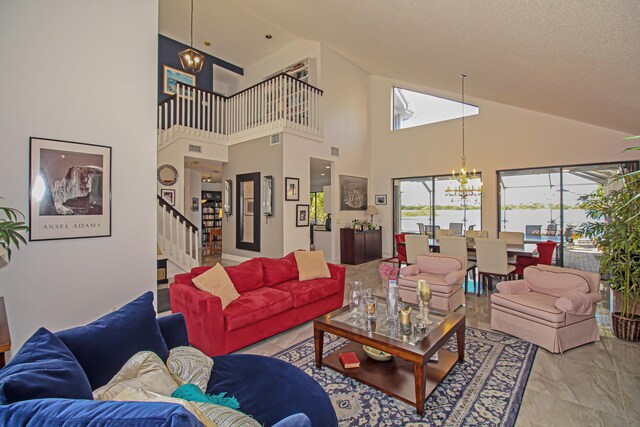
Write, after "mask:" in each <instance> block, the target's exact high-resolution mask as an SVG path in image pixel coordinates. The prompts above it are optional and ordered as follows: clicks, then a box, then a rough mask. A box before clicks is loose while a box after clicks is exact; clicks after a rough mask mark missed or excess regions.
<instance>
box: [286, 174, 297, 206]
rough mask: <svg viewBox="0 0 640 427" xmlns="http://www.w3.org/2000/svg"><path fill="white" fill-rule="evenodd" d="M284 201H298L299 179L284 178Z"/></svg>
mask: <svg viewBox="0 0 640 427" xmlns="http://www.w3.org/2000/svg"><path fill="white" fill-rule="evenodd" d="M284 188H285V191H286V193H285V198H284V199H285V200H292V201H298V200H300V178H291V177H286V178H285V179H284Z"/></svg>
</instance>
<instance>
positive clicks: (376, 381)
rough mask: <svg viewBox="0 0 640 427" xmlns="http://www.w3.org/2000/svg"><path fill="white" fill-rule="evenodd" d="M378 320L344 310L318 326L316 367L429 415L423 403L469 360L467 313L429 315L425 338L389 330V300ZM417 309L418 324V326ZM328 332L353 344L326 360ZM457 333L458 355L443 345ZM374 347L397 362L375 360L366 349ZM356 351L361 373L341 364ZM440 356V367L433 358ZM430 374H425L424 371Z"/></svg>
mask: <svg viewBox="0 0 640 427" xmlns="http://www.w3.org/2000/svg"><path fill="white" fill-rule="evenodd" d="M378 303H379V304H378V318H377V319H376V320H373V321H369V320H365V319H364V318H362V319H357V320H354V319H351V318H350V317H349V307H348V306H347V307H342V308H339V309H337V310H334V311H332V312H331V313H329V314H326V315H324V316H321V317H319V318H317V319H315V320H314V321H313V336H314V342H315V356H316V367H317V368H320V367H322V365H324V366H326V367H328V368H331V369H333V370H335V371H337V372H340V373H342V374H344V375H346V376H348V377H351V378H353V379H355V380H357V381H360V382H362V383H364V384H367V385H369V386H371V387H373V388H375V389H378V390H380V391H382V392H384V393H386V394H388V395H390V396H393V397H395V398H397V399H400V400H402V401H404V402H407V403H410V404H412V405H415V407H416V410H417V412H418V414H420V415H422V414H423V413H424V401H425V399H426V398H428V397H429V396H430V395H431V393H432V392H433V391H434V390H435V388H436V387H437V386H438V384H440V382H441V381H442V379H443V378H444V377H445V376H446V375H447V374H448V373H449V371H451V368H453V366H454V365H455V364H456V362H457V361H459V360H460V361H463V360H464V333H465V317H464V315H463V314H458V313H453V312H442V311H436V310H430V312H429V318H430V319H431V320H432V321H433V325H431V326H430V327H429V328H428V330H427V332H426V333H425V334H416V333H415V332H412V334H411V335H410V336H404V335H402V334H401V333H400V331H399V327H398V326H396V327H395V328H393V327H390V324H389V323H388V322H387V320H386V307H385V305H384V300H382V299H379V300H378ZM416 312H417V310H414V312H413V313H412V321H413V324H414V325H415V324H416V321H417V320H416V319H415V313H416ZM325 332H328V333H331V334H334V335H337V336H339V337H344V338H346V339H348V340H351V342H350V343H349V344H347V345H346V346H344V347H342V348H340V349H339V350H337V351H335V352H333V353H331V354H329V355H328V356H326V357H324V358H323V357H322V352H323V351H322V350H323V344H324V333H325ZM453 334H456V336H457V341H458V353H457V354H456V353H452V352H450V351H447V350H445V349H444V348H442V346H443V345H444V344H445V343H446V342H447V341H448V340H449V338H451V337H452V336H453ZM363 344H364V345H367V346H370V347H374V348H377V349H380V350H383V351H386V352H387V353H390V354H393V355H394V356H395V357H394V358H393V359H392V360H390V361H387V362H378V361H376V360H373V359H371V358H370V357H369V356H367V354H366V353H365V352H364V350H363V349H362V345H363ZM348 351H353V352H355V353H356V355H357V356H358V359H360V367H359V368H351V369H345V368H344V367H343V366H342V363H340V359H339V357H340V353H344V352H348ZM436 352H437V353H438V361H437V362H429V359H430V358H431V357H432V356H433V355H434V354H435V353H436ZM425 371H426V372H425Z"/></svg>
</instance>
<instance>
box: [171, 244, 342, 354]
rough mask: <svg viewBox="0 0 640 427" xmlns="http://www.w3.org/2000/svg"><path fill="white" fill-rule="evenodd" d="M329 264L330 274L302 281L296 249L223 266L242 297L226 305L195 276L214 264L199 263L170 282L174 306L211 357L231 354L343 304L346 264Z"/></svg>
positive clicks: (192, 339) (195, 343)
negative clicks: (199, 284)
mask: <svg viewBox="0 0 640 427" xmlns="http://www.w3.org/2000/svg"><path fill="white" fill-rule="evenodd" d="M328 266H329V271H330V272H331V278H330V279H329V278H328V279H313V280H306V281H304V282H301V281H299V280H298V266H297V264H296V260H295V256H294V255H293V253H290V254H289V255H287V256H286V257H284V258H277V259H274V258H254V259H251V260H249V261H246V262H243V263H242V264H240V265H237V266H233V267H225V270H226V272H227V274H228V275H229V278H230V279H231V281H232V282H233V284H234V286H235V288H236V290H237V291H238V293H239V294H240V297H239V298H238V299H236V300H234V301H233V302H231V303H230V304H229V305H228V306H227V307H226V308H225V309H224V310H223V309H222V303H221V302H220V298H218V297H216V296H214V295H212V294H210V293H208V292H204V291H201V290H200V289H198V288H196V287H195V285H194V284H193V282H192V281H191V279H193V278H194V277H196V276H198V275H200V274H202V273H204V272H205V271H206V270H208V269H209V268H211V267H196V268H194V269H192V270H191V272H190V273H185V274H179V275H176V276H175V278H174V281H175V282H174V283H172V284H171V285H170V286H169V298H170V300H171V309H172V311H173V312H174V313H178V312H180V313H182V314H183V315H184V317H185V319H186V322H187V330H188V332H189V340H190V342H191V344H192V345H193V346H194V347H196V348H198V349H200V350H201V351H202V352H204V353H205V354H207V355H209V356H217V355H220V354H227V353H230V352H232V351H235V350H238V349H240V348H242V347H246V346H248V345H249V344H253V343H255V342H257V341H260V340H262V339H264V338H267V337H270V336H272V335H275V334H277V333H279V332H282V331H284V330H286V329H289V328H292V327H294V326H297V325H300V324H302V323H304V322H306V321H308V320H311V319H313V318H315V317H318V316H320V315H322V314H325V313H328V312H330V311H332V310H335V309H337V308H340V307H342V303H343V298H344V281H345V268H344V267H343V266H340V265H335V264H328Z"/></svg>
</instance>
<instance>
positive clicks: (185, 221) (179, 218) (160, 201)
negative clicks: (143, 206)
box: [156, 194, 198, 232]
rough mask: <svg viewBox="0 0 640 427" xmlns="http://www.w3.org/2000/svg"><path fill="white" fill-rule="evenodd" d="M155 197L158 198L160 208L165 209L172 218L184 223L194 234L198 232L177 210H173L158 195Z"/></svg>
mask: <svg viewBox="0 0 640 427" xmlns="http://www.w3.org/2000/svg"><path fill="white" fill-rule="evenodd" d="M156 197H157V198H158V203H160V206H162V207H163V208H165V209H166V210H167V211H168V212H169V213H171V214H172V215H173V216H174V217H176V218H178V220H179V221H180V222H182V223H186V225H187V227H189V228H191V229H192V230H193V231H194V232H197V231H198V227H197V226H196V225H195V224H194V223H192V222H191V221H189V220H188V219H187V218H186V217H185V216H184V215H182V214H181V213H180V211H179V210H177V209H176V208H174V207H173V206H171V205H170V204H169V203H167V201H166V200H164V199H163V198H162V197H160V196H159V195H157V194H156Z"/></svg>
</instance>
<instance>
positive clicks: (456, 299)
mask: <svg viewBox="0 0 640 427" xmlns="http://www.w3.org/2000/svg"><path fill="white" fill-rule="evenodd" d="M465 266H466V259H465V257H463V256H456V255H445V254H439V253H429V254H424V255H418V256H417V257H416V263H415V265H409V266H407V267H403V268H402V269H401V270H400V276H399V277H398V287H399V288H400V298H402V300H403V301H405V302H410V303H414V304H415V303H417V302H418V296H417V294H416V288H417V287H418V280H421V279H423V280H426V281H427V283H429V285H431V303H430V304H431V307H433V308H436V309H439V310H446V311H453V310H455V309H456V308H458V307H460V306H461V305H462V304H464V301H465V298H464V292H463V291H462V282H463V281H464V278H465V277H466V275H467V270H466V268H465Z"/></svg>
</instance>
